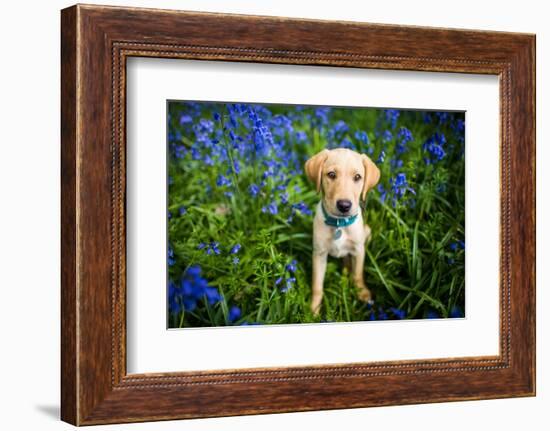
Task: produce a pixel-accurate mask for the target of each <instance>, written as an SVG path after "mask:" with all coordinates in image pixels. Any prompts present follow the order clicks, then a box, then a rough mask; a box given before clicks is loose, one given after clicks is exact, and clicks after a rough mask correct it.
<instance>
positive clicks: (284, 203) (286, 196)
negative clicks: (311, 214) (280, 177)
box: [280, 193, 289, 205]
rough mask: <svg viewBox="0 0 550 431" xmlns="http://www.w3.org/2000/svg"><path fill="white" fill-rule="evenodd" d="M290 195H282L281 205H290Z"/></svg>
mask: <svg viewBox="0 0 550 431" xmlns="http://www.w3.org/2000/svg"><path fill="white" fill-rule="evenodd" d="M288 197H289V196H288V193H282V194H281V196H280V199H281V204H282V205H286V204H287V203H288Z"/></svg>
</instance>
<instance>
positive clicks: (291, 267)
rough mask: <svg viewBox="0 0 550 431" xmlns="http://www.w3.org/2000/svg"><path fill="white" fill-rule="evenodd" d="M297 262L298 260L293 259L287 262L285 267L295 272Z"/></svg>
mask: <svg viewBox="0 0 550 431" xmlns="http://www.w3.org/2000/svg"><path fill="white" fill-rule="evenodd" d="M297 264H298V262H297V261H296V259H293V260H292V261H291V262H290V263H289V264H287V265H286V266H285V269H286V270H287V271H289V272H296V270H297V269H298V266H297Z"/></svg>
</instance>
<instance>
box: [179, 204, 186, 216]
mask: <svg viewBox="0 0 550 431" xmlns="http://www.w3.org/2000/svg"><path fill="white" fill-rule="evenodd" d="M178 212H179V213H180V216H182V215H184V214H186V213H187V209H186V208H185V207H184V206H183V205H182V206H181V207H180V208H179V210H178Z"/></svg>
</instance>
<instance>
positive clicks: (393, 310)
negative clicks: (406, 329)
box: [390, 307, 407, 320]
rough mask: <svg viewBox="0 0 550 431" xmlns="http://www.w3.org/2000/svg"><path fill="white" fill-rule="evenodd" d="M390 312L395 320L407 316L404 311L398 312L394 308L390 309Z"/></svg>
mask: <svg viewBox="0 0 550 431" xmlns="http://www.w3.org/2000/svg"><path fill="white" fill-rule="evenodd" d="M390 311H391V312H392V313H393V315H394V316H395V318H396V319H400V320H401V319H404V318H405V317H406V316H407V312H406V311H405V310H400V309H399V308H396V307H391V308H390Z"/></svg>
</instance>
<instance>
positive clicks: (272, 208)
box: [262, 201, 279, 215]
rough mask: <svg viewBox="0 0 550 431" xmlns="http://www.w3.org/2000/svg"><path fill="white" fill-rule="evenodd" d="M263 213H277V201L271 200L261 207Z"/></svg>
mask: <svg viewBox="0 0 550 431" xmlns="http://www.w3.org/2000/svg"><path fill="white" fill-rule="evenodd" d="M262 212H263V213H270V214H273V215H276V214H278V213H279V208H278V207H277V202H275V201H273V202H271V203H270V204H268V205H266V206H264V207H262Z"/></svg>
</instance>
